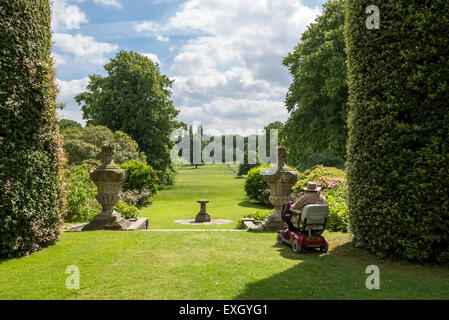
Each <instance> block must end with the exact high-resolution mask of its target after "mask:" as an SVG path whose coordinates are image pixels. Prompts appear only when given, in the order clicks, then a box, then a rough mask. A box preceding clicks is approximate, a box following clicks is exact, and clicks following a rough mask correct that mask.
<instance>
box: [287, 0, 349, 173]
mask: <svg viewBox="0 0 449 320" xmlns="http://www.w3.org/2000/svg"><path fill="white" fill-rule="evenodd" d="M343 30H344V1H343V0H331V1H329V2H328V3H326V4H325V5H324V10H323V14H322V15H321V16H319V17H318V18H317V19H316V20H315V23H312V24H311V25H309V27H308V29H307V30H306V31H305V32H304V33H303V34H302V37H301V42H300V43H299V44H298V45H297V46H296V47H295V49H294V50H293V52H291V53H289V54H288V56H287V57H285V58H284V61H283V64H284V65H285V66H286V67H287V68H288V69H289V71H290V73H291V75H292V77H293V82H292V84H291V85H290V87H289V90H288V92H287V95H286V99H285V103H286V106H287V110H288V111H289V112H290V118H289V119H288V120H287V122H286V123H285V128H284V129H283V139H284V143H285V145H286V146H287V147H288V148H289V157H288V162H289V163H290V164H292V165H294V166H300V165H301V164H304V163H306V162H307V163H308V162H310V164H309V165H308V166H313V165H315V164H317V163H318V161H321V162H326V159H329V158H339V159H340V161H339V162H340V163H343V159H344V158H345V154H346V140H347V129H346V117H347V100H348V87H347V68H346V64H345V61H346V54H345V41H344V35H343ZM310 158H312V159H310ZM311 160H312V161H311ZM334 160H335V159H334ZM314 161H315V163H314ZM337 162H338V161H337ZM322 164H325V165H335V163H322Z"/></svg>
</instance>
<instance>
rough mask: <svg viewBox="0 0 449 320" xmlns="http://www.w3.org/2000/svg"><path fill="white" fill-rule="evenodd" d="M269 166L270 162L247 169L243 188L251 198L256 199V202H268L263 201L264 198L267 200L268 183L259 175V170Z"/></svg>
mask: <svg viewBox="0 0 449 320" xmlns="http://www.w3.org/2000/svg"><path fill="white" fill-rule="evenodd" d="M269 167H270V164H264V165H261V166H259V167H257V168H253V169H251V170H249V171H248V174H247V176H246V180H245V184H244V188H245V192H246V195H247V196H248V198H250V199H251V200H256V201H258V202H261V203H264V204H268V202H265V201H266V200H268V197H267V196H266V190H267V189H268V185H267V183H266V182H265V181H263V179H262V176H261V175H260V171H261V170H262V171H264V170H266V169H268V168H269ZM268 196H269V195H268Z"/></svg>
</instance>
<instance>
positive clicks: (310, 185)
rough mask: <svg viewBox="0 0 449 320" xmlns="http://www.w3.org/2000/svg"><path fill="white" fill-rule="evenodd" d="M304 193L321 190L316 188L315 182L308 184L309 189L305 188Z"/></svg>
mask: <svg viewBox="0 0 449 320" xmlns="http://www.w3.org/2000/svg"><path fill="white" fill-rule="evenodd" d="M303 190H304V191H316V192H318V191H320V190H321V188H319V187H317V186H316V182H314V181H309V182H307V188H303Z"/></svg>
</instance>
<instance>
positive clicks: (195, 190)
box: [142, 165, 273, 229]
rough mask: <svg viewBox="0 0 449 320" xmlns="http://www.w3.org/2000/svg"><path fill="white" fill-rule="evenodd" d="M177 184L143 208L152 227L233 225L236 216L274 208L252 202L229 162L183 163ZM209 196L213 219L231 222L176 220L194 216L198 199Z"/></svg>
mask: <svg viewBox="0 0 449 320" xmlns="http://www.w3.org/2000/svg"><path fill="white" fill-rule="evenodd" d="M176 178H177V179H176V186H175V187H174V188H172V189H170V190H160V191H158V193H157V194H156V195H155V196H154V197H153V200H152V201H153V204H152V205H151V206H150V207H148V208H145V209H143V212H142V216H144V217H149V218H150V229H186V228H190V229H234V228H235V226H236V223H237V220H238V219H240V218H242V217H243V216H245V215H247V214H249V213H251V212H252V211H255V210H261V211H265V212H269V211H272V210H273V209H268V208H266V207H263V206H261V205H258V204H256V203H252V202H250V201H249V199H248V198H247V197H246V195H245V191H244V190H243V183H244V182H245V179H244V178H239V177H236V175H235V173H234V172H232V171H231V170H230V169H229V168H228V167H227V166H226V165H205V166H198V168H196V169H195V168H194V167H180V168H178V174H177V176H176ZM200 199H207V200H210V203H208V204H207V212H208V213H209V214H210V216H211V218H212V219H230V220H233V222H232V223H229V224H221V225H211V226H189V225H182V224H179V223H175V222H173V221H174V220H177V219H195V216H196V214H197V213H198V211H199V209H200V205H199V203H197V202H196V200H200Z"/></svg>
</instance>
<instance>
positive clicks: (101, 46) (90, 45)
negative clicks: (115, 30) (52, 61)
mask: <svg viewBox="0 0 449 320" xmlns="http://www.w3.org/2000/svg"><path fill="white" fill-rule="evenodd" d="M53 40H54V41H55V48H56V49H58V50H60V51H63V52H66V53H70V54H72V55H74V57H75V58H77V59H78V60H79V61H80V62H89V63H93V64H101V63H104V62H105V61H106V58H105V54H109V53H112V52H114V51H116V50H117V49H118V46H117V45H112V44H109V43H106V42H98V41H96V40H95V39H94V38H93V37H90V36H84V35H82V34H76V35H71V34H68V33H54V34H53Z"/></svg>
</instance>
